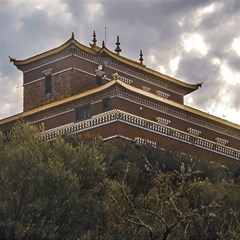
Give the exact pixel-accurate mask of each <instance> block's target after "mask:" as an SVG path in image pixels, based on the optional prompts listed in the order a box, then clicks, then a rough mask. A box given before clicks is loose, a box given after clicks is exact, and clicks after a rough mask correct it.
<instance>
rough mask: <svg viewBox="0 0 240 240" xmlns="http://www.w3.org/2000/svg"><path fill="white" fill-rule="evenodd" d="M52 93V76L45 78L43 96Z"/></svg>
mask: <svg viewBox="0 0 240 240" xmlns="http://www.w3.org/2000/svg"><path fill="white" fill-rule="evenodd" d="M51 92H52V75H51V74H50V75H46V76H45V94H46V95H47V94H50V93H51Z"/></svg>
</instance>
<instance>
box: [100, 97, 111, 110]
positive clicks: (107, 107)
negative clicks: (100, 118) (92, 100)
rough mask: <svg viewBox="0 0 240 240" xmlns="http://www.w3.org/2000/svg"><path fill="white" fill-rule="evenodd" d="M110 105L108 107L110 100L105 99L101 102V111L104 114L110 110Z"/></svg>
mask: <svg viewBox="0 0 240 240" xmlns="http://www.w3.org/2000/svg"><path fill="white" fill-rule="evenodd" d="M110 108H111V105H110V98H105V99H103V100H102V111H103V112H106V111H108V110H110Z"/></svg>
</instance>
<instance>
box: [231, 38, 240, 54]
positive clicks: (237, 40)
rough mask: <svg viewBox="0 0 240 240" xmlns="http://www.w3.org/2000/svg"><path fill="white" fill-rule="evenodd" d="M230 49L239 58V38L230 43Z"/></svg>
mask: <svg viewBox="0 0 240 240" xmlns="http://www.w3.org/2000/svg"><path fill="white" fill-rule="evenodd" d="M232 49H233V50H234V51H235V52H236V53H237V55H238V56H239V57H240V36H239V37H237V38H234V39H233V41H232Z"/></svg>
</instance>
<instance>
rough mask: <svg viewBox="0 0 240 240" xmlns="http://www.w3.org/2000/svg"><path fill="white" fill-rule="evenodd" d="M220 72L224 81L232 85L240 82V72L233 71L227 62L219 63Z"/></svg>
mask: <svg viewBox="0 0 240 240" xmlns="http://www.w3.org/2000/svg"><path fill="white" fill-rule="evenodd" d="M220 74H221V76H222V78H223V79H224V80H225V82H227V83H230V84H232V85H236V84H239V83H240V72H237V71H233V70H232V69H231V68H230V67H229V66H228V64H227V63H223V64H221V67H220Z"/></svg>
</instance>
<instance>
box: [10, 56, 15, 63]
mask: <svg viewBox="0 0 240 240" xmlns="http://www.w3.org/2000/svg"><path fill="white" fill-rule="evenodd" d="M8 57H9V60H10V63H11V62H15V61H16V59H15V58H12V57H10V56H8Z"/></svg>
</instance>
